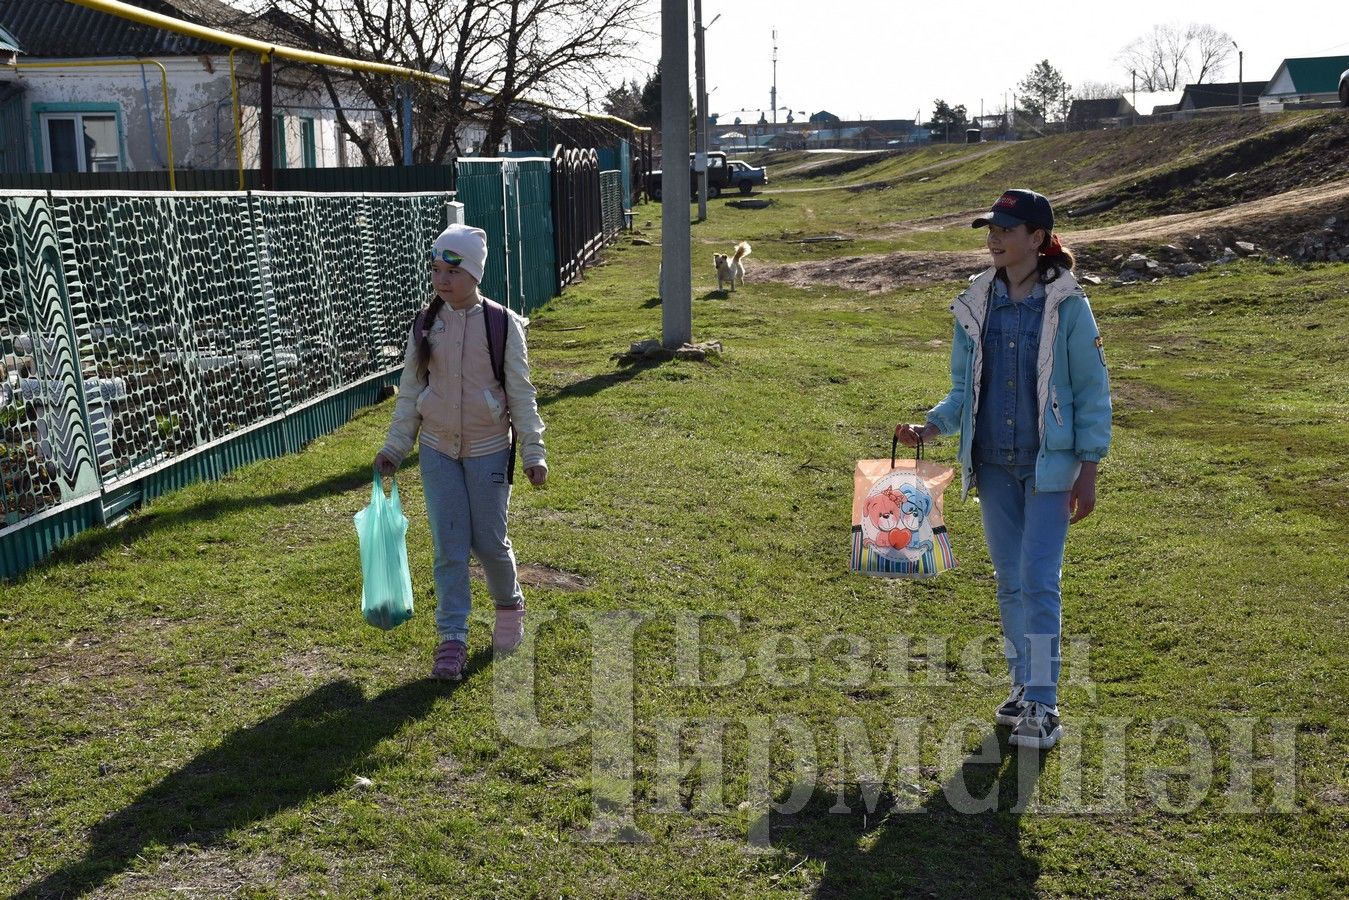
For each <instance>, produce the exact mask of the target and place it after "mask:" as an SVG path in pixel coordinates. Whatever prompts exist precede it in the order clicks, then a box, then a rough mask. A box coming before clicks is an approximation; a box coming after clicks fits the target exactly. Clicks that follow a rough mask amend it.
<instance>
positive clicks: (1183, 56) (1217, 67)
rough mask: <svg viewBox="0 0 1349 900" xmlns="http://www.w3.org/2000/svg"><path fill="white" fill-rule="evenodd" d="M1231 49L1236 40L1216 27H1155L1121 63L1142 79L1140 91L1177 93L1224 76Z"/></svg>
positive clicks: (1134, 43) (1125, 51) (1131, 47)
mask: <svg viewBox="0 0 1349 900" xmlns="http://www.w3.org/2000/svg"><path fill="white" fill-rule="evenodd" d="M1231 46H1232V36H1231V35H1229V34H1227V33H1226V32H1225V31H1221V30H1219V29H1218V28H1215V27H1214V26H1212V25H1199V24H1195V23H1191V24H1189V25H1186V26H1184V27H1182V26H1180V25H1154V26H1153V27H1152V31H1150V32H1148V33H1147V34H1144V35H1140V36H1139V37H1136V38H1134V39H1133V40H1132V41H1130V42H1129V43H1128V44H1126V45H1125V46H1124V49H1123V50H1121V51H1120V54H1119V56H1118V57H1117V60H1118V62H1119V63H1120V64H1121V65H1122V66H1124V68H1125V69H1127V70H1129V71H1130V72H1132V73H1134V74H1136V75H1137V76H1138V87H1139V89H1141V90H1144V91H1174V90H1179V89H1180V88H1182V87H1184V86H1185V84H1186V83H1187V82H1193V83H1196V84H1201V83H1203V82H1204V80H1205V79H1210V80H1211V79H1213V78H1216V77H1217V76H1218V75H1220V74H1221V73H1222V71H1223V70H1224V69H1225V68H1226V65H1227V60H1228V58H1229V57H1230V55H1231Z"/></svg>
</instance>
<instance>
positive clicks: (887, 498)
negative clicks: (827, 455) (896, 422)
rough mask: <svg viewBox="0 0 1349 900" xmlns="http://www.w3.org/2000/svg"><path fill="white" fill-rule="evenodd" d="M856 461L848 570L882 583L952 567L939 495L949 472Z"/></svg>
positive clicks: (922, 464)
mask: <svg viewBox="0 0 1349 900" xmlns="http://www.w3.org/2000/svg"><path fill="white" fill-rule="evenodd" d="M898 449H899V440H898V439H897V438H896V439H895V441H894V442H893V443H892V444H891V447H890V458H889V459H859V460H858V461H857V468H856V470H855V471H854V473H853V501H852V570H853V571H854V572H858V573H861V574H863V575H880V576H882V577H884V578H930V577H932V576H933V575H940V574H941V573H942V572H945V571H946V570H947V569H953V568H955V564H956V558H955V555H954V554H952V552H951V540H950V536H949V535H948V534H947V533H946V519H945V518H944V516H943V515H942V492H943V491H944V490H946V486H947V485H948V484H950V483H951V479H952V478H953V477H954V475H955V473H954V471H953V470H952V469H951V468H950V467H949V466H943V465H940V464H939V463H934V462H927V461H925V460H923V445H922V444H921V443H920V444H919V445H918V452H917V454H916V458H915V459H912V460H907V459H906V460H899V461H896V459H895V452H896V451H897V450H898Z"/></svg>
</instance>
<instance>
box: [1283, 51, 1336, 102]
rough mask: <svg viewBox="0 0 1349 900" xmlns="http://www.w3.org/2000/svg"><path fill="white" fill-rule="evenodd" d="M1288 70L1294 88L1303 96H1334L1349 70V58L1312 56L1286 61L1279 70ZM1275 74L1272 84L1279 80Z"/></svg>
mask: <svg viewBox="0 0 1349 900" xmlns="http://www.w3.org/2000/svg"><path fill="white" fill-rule="evenodd" d="M1285 67H1286V68H1287V69H1288V76H1289V77H1290V78H1292V80H1293V86H1294V88H1296V90H1297V92H1298V93H1302V94H1333V93H1335V92H1336V91H1337V90H1339V87H1340V75H1341V73H1343V72H1344V70H1345V69H1349V56H1311V57H1302V58H1299V59H1285V60H1284V61H1283V62H1282V63H1280V64H1279V69H1283V68H1285ZM1278 75H1279V73H1278V72H1277V71H1276V72H1275V73H1274V78H1271V79H1270V84H1273V83H1274V82H1275V81H1277V80H1278Z"/></svg>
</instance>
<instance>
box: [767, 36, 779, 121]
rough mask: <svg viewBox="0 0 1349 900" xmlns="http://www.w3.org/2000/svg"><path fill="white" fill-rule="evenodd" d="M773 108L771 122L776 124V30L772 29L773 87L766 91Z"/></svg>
mask: <svg viewBox="0 0 1349 900" xmlns="http://www.w3.org/2000/svg"><path fill="white" fill-rule="evenodd" d="M768 95H769V97H768V99H769V100H771V101H772V102H771V103H770V104H768V105H769V106H770V107H772V109H773V124H774V125H776V124H778V30H777V29H776V28H774V29H773V87H772V88H771V89H770V90H769V92H768Z"/></svg>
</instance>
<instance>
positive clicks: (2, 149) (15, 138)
mask: <svg viewBox="0 0 1349 900" xmlns="http://www.w3.org/2000/svg"><path fill="white" fill-rule="evenodd" d="M22 52H23V48H21V47H20V46H19V42H18V40H17V39H15V37H14V35H12V34H10V33H9V32H8V31H6V30H5V29H4V28H0V67H3V66H7V65H9V64H11V63H14V62H17V61H18V58H19V54H20V53H22ZM23 134H24V127H23V91H21V90H19V88H17V87H16V86H14V85H13V84H9V83H6V82H4V81H0V172H23V171H26V170H27V166H28V152H27V151H26V150H25V149H24V141H23Z"/></svg>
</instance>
